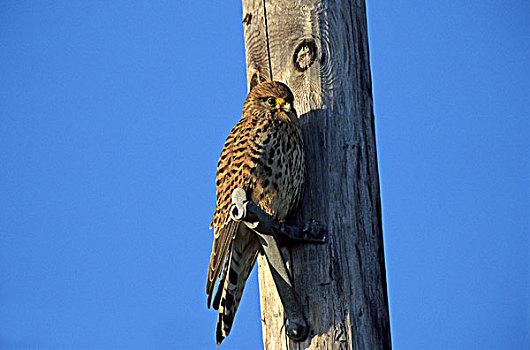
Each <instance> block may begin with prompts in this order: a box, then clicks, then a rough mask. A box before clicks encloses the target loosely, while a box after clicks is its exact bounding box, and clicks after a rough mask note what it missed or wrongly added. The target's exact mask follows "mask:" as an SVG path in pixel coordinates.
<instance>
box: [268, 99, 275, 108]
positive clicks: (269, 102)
mask: <svg viewBox="0 0 530 350" xmlns="http://www.w3.org/2000/svg"><path fill="white" fill-rule="evenodd" d="M267 104H268V105H269V106H276V99H275V98H274V97H269V98H268V99H267Z"/></svg>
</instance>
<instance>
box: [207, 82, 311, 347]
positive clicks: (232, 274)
mask: <svg viewBox="0 0 530 350" xmlns="http://www.w3.org/2000/svg"><path fill="white" fill-rule="evenodd" d="M304 176H305V163H304V148H303V141H302V134H301V131H300V125H299V121H298V117H297V115H296V111H295V110H294V108H293V93H292V92H291V90H290V89H289V88H288V87H287V85H285V84H283V83H281V82H277V81H270V82H264V83H262V84H260V85H257V86H255V87H254V88H253V89H252V90H251V91H250V93H249V94H248V96H247V99H246V101H245V104H244V105H243V115H242V117H241V120H240V121H239V122H238V123H237V124H236V126H235V127H234V128H233V129H232V131H231V132H230V134H229V135H228V137H227V139H226V142H225V145H224V147H223V150H222V152H221V157H220V159H219V164H218V166H217V179H216V186H217V205H216V208H215V213H214V216H213V220H212V224H211V226H210V228H212V227H213V228H214V241H213V248H212V255H211V258H210V266H209V269H208V280H207V282H206V294H207V295H208V303H207V304H208V308H209V307H210V305H211V301H212V296H213V294H214V293H213V292H214V288H215V284H216V282H217V280H218V279H219V276H220V275H221V271H223V274H222V277H221V280H220V282H219V286H218V288H217V292H216V294H215V298H214V300H213V308H214V309H216V310H217V309H218V310H219V314H218V318H217V330H216V339H217V345H219V344H220V343H221V342H222V341H223V339H224V338H225V337H227V336H228V334H229V333H230V329H231V328H232V323H233V320H234V316H235V313H236V310H237V307H238V305H239V301H240V300H241V295H242V293H243V288H244V287H245V282H246V280H247V278H248V275H249V274H250V272H251V271H252V268H253V266H254V264H255V262H256V258H257V256H258V253H259V251H260V244H259V241H258V239H257V237H256V234H255V233H253V232H251V231H249V230H248V229H247V228H246V226H245V225H244V224H239V223H238V222H236V221H233V220H231V218H230V206H231V195H232V191H233V190H234V189H236V188H238V187H241V188H243V189H244V190H245V191H246V192H247V197H248V198H250V199H251V200H252V201H253V202H254V203H256V204H257V205H258V206H259V207H260V208H261V209H263V210H264V211H265V212H267V213H268V214H270V215H272V216H274V217H275V218H276V219H277V220H279V221H282V220H284V219H285V218H286V217H287V215H288V214H289V213H290V212H292V211H293V209H295V208H296V206H297V203H298V200H299V199H300V195H301V192H302V186H303V183H304ZM227 277H228V278H227Z"/></svg>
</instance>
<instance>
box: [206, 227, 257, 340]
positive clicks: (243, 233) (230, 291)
mask: <svg viewBox="0 0 530 350" xmlns="http://www.w3.org/2000/svg"><path fill="white" fill-rule="evenodd" d="M241 226H244V225H241ZM259 249H260V245H259V241H258V239H257V237H256V236H255V234H254V233H253V232H250V231H248V229H246V228H243V227H241V228H240V229H239V232H238V234H237V237H236V238H235V239H234V240H233V241H232V247H231V249H230V257H229V260H228V261H227V264H226V266H225V273H224V276H223V278H222V279H221V282H220V285H219V290H218V291H217V295H216V297H215V299H214V303H213V307H214V309H217V308H218V309H219V314H218V316H217V330H216V340H217V345H219V344H221V342H222V341H223V339H224V338H226V337H227V336H228V334H229V333H230V330H231V329H232V323H233V321H234V316H235V314H236V311H237V307H238V306H239V302H240V301H241V296H242V295H243V288H245V283H246V282H247V278H248V276H249V275H250V272H251V271H252V267H253V266H254V264H255V263H256V258H257V256H258V252H259ZM221 288H222V289H221ZM219 296H220V297H219Z"/></svg>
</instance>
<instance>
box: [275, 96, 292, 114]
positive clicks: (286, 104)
mask: <svg viewBox="0 0 530 350" xmlns="http://www.w3.org/2000/svg"><path fill="white" fill-rule="evenodd" d="M278 106H279V107H280V109H281V110H282V111H285V112H290V111H291V104H290V103H289V102H287V101H284V100H283V99H278Z"/></svg>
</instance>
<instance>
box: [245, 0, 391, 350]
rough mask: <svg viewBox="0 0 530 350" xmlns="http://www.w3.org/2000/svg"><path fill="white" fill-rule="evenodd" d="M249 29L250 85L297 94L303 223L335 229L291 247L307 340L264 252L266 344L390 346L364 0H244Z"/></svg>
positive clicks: (270, 346)
mask: <svg viewBox="0 0 530 350" xmlns="http://www.w3.org/2000/svg"><path fill="white" fill-rule="evenodd" d="M265 14H266V18H265ZM243 26H244V32H245V49H246V61H247V78H248V83H249V88H250V87H251V86H252V85H253V84H255V83H257V82H260V81H264V80H270V79H271V77H272V79H273V80H280V81H283V82H285V83H286V84H287V85H289V87H290V88H291V89H292V90H293V93H294V95H295V108H296V110H297V112H298V115H299V116H300V119H301V122H302V126H303V133H304V142H305V149H306V157H307V158H306V163H307V180H306V187H305V191H304V197H303V199H302V203H301V205H300V208H299V211H298V213H297V215H296V218H295V220H296V221H297V222H298V223H302V222H305V221H307V220H308V219H310V218H312V219H316V220H319V221H322V222H323V223H325V224H326V225H327V227H328V230H329V235H328V242H327V243H326V244H324V245H302V246H296V247H293V248H290V249H286V248H285V249H284V253H285V256H286V258H287V259H288V260H289V263H288V265H289V269H290V271H291V273H292V275H293V279H294V284H295V288H296V291H297V292H298V294H299V296H300V300H301V302H302V305H303V307H304V313H305V315H306V316H307V319H308V321H309V323H310V325H311V332H310V336H309V338H308V340H307V341H305V342H302V343H293V342H292V341H290V340H289V339H288V338H287V337H286V335H285V327H284V313H283V309H282V307H281V304H280V301H279V298H278V293H277V291H276V288H275V286H274V283H273V281H272V277H271V274H270V271H269V268H268V266H267V262H266V260H265V258H264V257H260V258H259V261H258V265H259V280H260V282H259V284H260V299H261V314H262V321H263V341H264V347H265V349H270V350H276V349H390V348H391V343H390V324H389V315H388V299H387V289H386V276H385V263H384V251H383V237H382V224H381V205H380V194H379V175H378V170H377V156H376V147H375V133H374V116H373V109H372V93H371V91H372V86H371V75H370V65H369V53H368V39H367V28H366V9H365V4H364V1H361V0H357V1H355V0H342V1H338V0H337V1H323V0H313V1H309V0H300V1H293V0H265V1H264V0H243ZM269 57H270V61H269ZM271 68H272V74H271Z"/></svg>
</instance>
